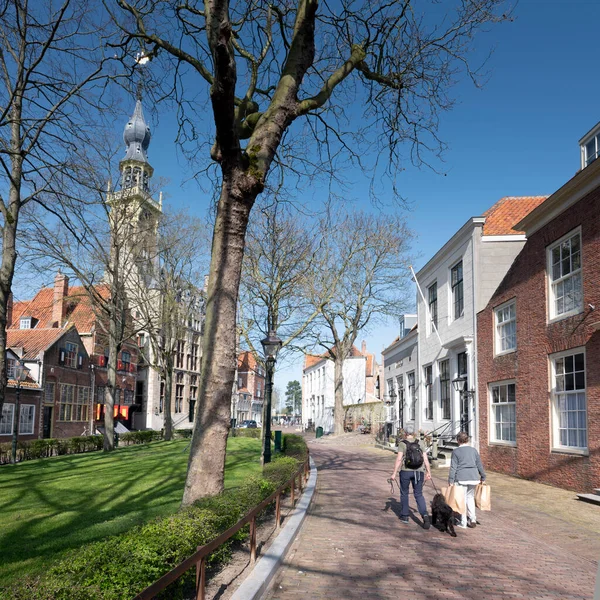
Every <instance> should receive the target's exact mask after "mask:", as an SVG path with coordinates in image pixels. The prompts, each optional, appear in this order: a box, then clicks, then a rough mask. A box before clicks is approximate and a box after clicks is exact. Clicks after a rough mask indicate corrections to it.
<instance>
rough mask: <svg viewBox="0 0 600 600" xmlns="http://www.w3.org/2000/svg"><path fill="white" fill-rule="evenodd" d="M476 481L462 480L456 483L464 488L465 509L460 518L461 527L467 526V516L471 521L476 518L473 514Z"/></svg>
mask: <svg viewBox="0 0 600 600" xmlns="http://www.w3.org/2000/svg"><path fill="white" fill-rule="evenodd" d="M478 483H479V482H477V483H475V484H473V483H471V482H466V481H463V482H461V483H458V484H457V485H460V486H461V487H462V488H463V489H464V490H465V500H466V502H465V506H466V511H465V513H464V514H463V515H462V519H461V525H462V526H463V527H466V526H467V517H469V519H470V520H471V521H473V522H475V521H476V520H477V517H476V515H475V488H476V487H477V484H478Z"/></svg>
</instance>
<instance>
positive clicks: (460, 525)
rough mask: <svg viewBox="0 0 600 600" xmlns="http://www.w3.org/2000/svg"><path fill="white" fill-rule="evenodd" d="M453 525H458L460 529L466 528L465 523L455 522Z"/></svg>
mask: <svg viewBox="0 0 600 600" xmlns="http://www.w3.org/2000/svg"><path fill="white" fill-rule="evenodd" d="M455 527H460V528H461V529H466V528H467V526H466V525H463V524H462V523H457V524H456V525H455Z"/></svg>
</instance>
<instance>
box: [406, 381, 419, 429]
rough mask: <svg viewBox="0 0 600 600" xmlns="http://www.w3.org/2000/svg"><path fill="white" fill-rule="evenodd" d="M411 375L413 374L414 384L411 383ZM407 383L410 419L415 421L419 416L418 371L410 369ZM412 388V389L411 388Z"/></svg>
mask: <svg viewBox="0 0 600 600" xmlns="http://www.w3.org/2000/svg"><path fill="white" fill-rule="evenodd" d="M411 375H412V384H411ZM406 383H407V386H406V388H407V390H408V398H409V403H408V420H409V421H415V420H416V417H417V410H416V405H417V374H416V371H410V372H409V373H407V374H406ZM411 388H412V389H411Z"/></svg>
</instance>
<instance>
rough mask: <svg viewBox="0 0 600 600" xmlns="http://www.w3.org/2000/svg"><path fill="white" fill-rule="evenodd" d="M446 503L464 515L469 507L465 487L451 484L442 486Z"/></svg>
mask: <svg viewBox="0 0 600 600" xmlns="http://www.w3.org/2000/svg"><path fill="white" fill-rule="evenodd" d="M442 494H443V495H444V498H445V499H446V504H447V505H448V506H449V507H450V508H451V509H452V510H453V511H454V512H457V513H460V514H461V515H464V514H465V512H466V510H467V508H466V503H465V488H464V487H462V486H460V485H450V486H448V487H443V488H442Z"/></svg>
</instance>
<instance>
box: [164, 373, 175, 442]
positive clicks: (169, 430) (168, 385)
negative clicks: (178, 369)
mask: <svg viewBox="0 0 600 600" xmlns="http://www.w3.org/2000/svg"><path fill="white" fill-rule="evenodd" d="M165 366H166V369H165V405H164V407H163V409H164V414H165V431H164V439H165V441H167V442H168V441H170V440H171V439H172V438H173V419H172V418H171V406H172V404H173V402H172V393H173V361H168V362H167V364H166V365H165Z"/></svg>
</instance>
